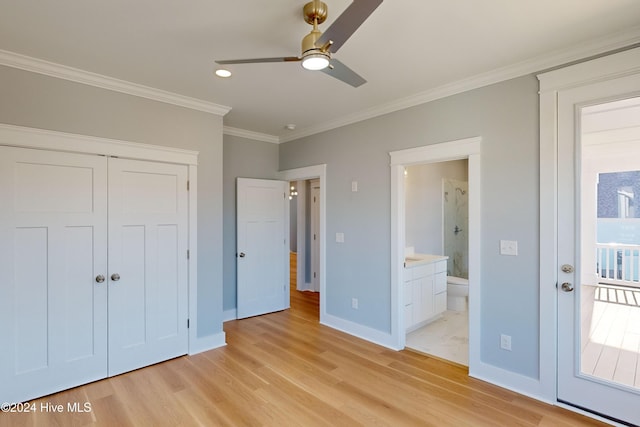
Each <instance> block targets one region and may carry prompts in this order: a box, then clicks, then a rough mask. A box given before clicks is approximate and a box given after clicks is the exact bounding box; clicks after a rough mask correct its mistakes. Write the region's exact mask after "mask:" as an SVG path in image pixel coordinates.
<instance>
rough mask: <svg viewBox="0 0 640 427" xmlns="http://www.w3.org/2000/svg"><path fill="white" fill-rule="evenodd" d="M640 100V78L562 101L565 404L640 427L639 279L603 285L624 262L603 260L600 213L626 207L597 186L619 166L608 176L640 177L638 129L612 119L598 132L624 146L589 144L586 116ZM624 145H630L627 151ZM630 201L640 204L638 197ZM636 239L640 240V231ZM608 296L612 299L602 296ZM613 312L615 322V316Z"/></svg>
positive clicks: (639, 117) (565, 95)
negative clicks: (637, 173)
mask: <svg viewBox="0 0 640 427" xmlns="http://www.w3.org/2000/svg"><path fill="white" fill-rule="evenodd" d="M638 93H640V76H639V75H635V76H633V75H632V76H627V77H622V78H618V79H615V80H609V81H606V82H600V83H593V84H590V85H586V86H581V87H578V88H575V89H568V90H563V91H561V92H560V93H559V95H558V100H557V102H558V198H557V200H558V227H557V229H558V231H557V245H558V262H557V265H558V269H559V271H558V391H557V393H558V400H559V401H561V402H564V403H568V404H570V405H574V406H577V407H580V408H583V409H586V410H589V411H592V412H595V413H597V414H601V415H603V416H605V417H609V418H612V419H614V420H619V421H623V422H625V423H631V424H633V425H640V411H639V410H638V402H640V383H639V382H637V380H635V378H639V377H638V375H640V357H639V353H640V329H639V327H638V325H639V322H640V307H638V304H637V302H640V299H633V295H634V293H635V294H636V295H638V296H640V292H636V291H637V290H638V288H634V286H635V285H634V283H633V282H634V280H633V275H632V276H631V277H632V279H631V280H628V281H627V283H616V281H618V279H620V278H621V276H619V275H618V274H616V273H614V274H613V275H612V276H611V277H610V278H613V281H611V280H609V279H607V278H604V277H602V276H603V274H605V275H606V274H607V271H609V270H611V269H610V268H609V267H603V266H604V265H607V263H608V262H611V263H612V264H611V265H613V264H614V263H615V258H617V257H611V256H609V255H602V256H601V255H596V254H597V245H598V240H599V239H600V237H599V236H601V235H602V231H603V229H602V227H601V224H600V222H601V221H600V219H599V218H601V217H602V216H601V214H600V211H602V210H605V209H608V208H613V209H616V210H617V208H618V207H617V206H611V203H609V202H607V201H606V200H607V199H606V198H605V197H604V196H602V195H599V193H598V191H600V190H599V189H598V188H597V187H596V186H597V182H598V180H599V179H600V178H602V175H601V173H602V172H605V170H604V169H602V167H605V165H607V166H606V167H607V168H609V166H613V167H612V168H609V169H611V170H609V169H607V171H606V172H607V173H611V172H628V171H629V170H630V169H631V170H633V169H635V166H633V165H629V160H630V159H633V158H638V153H639V152H638V151H637V150H638V145H637V144H640V141H638V140H636V141H635V143H634V142H633V138H631V139H629V135H628V131H629V129H630V128H632V127H633V126H634V125H629V123H627V125H624V124H623V121H620V123H609V122H610V121H611V118H614V119H613V120H614V121H615V120H619V117H618V119H615V117H616V115H615V114H610V115H608V117H609V119H607V120H609V122H607V123H604V122H603V121H602V120H600V121H601V123H600V124H597V125H596V126H605V127H607V126H608V127H609V130H614V132H613V133H615V134H617V138H614V140H610V141H604V140H600V141H597V138H596V140H594V139H593V137H594V135H595V136H598V135H597V134H600V135H602V132H592V135H590V136H587V133H589V129H587V128H586V125H587V123H589V121H590V118H589V117H587V115H586V114H589V113H591V112H593V111H597V110H598V109H600V110H601V111H609V112H614V111H615V110H616V109H619V107H620V104H619V103H617V104H609V102H611V101H620V100H626V101H624V102H627V103H628V102H629V100H630V98H633V97H634V96H636V97H637V96H638ZM639 105H640V103H639ZM635 111H636V112H635V114H631V115H630V116H629V117H632V118H633V117H635V120H636V121H637V123H636V124H635V126H639V125H640V113H639V111H640V109H636V110H635ZM602 117H603V118H604V117H605V116H604V115H603V116H602ZM591 123H592V125H593V121H591ZM594 141H595V142H594ZM621 141H623V142H624V144H623V145H619V143H620V142H621ZM625 144H626V145H625ZM625 146H626V147H627V148H626V149H625V148H624V147H625ZM621 147H622V148H621ZM636 163H638V162H636ZM637 170H640V168H638V169H637ZM630 187H633V185H630ZM625 188H626V187H625ZM619 190H620V189H614V193H615V192H616V191H618V193H619V194H618V196H619V195H620V191H622V193H625V190H624V188H622V190H620V191H619ZM626 193H629V192H626ZM627 195H631V198H632V199H633V198H634V195H633V191H631V192H630V193H629V194H627ZM614 196H615V195H614ZM636 196H637V195H636ZM614 203H617V202H614ZM636 203H637V202H636ZM621 218H623V217H619V218H616V220H615V221H611V222H610V224H609V225H612V224H613V225H615V226H625V224H626V225H627V226H628V225H629V224H630V223H625V224H622V222H620V221H619V220H620V219H621ZM627 231H629V230H627ZM633 233H636V234H638V235H637V236H635V237H640V227H638V228H637V231H634V232H633ZM627 237H630V235H629V234H627ZM631 237H633V236H631ZM635 237H633V238H635ZM612 243H613V244H619V243H620V242H618V243H616V242H612ZM637 243H640V242H637ZM617 253H620V254H622V257H623V258H624V257H625V255H624V254H625V253H629V250H628V249H623V250H621V251H617V250H616V254H617ZM634 262H635V263H636V264H637V257H636V260H635V261H634V259H633V255H632V257H631V261H630V263H631V264H632V265H633V263H634ZM613 270H616V269H613ZM621 271H623V272H624V271H625V268H622V270H621ZM623 275H624V273H623ZM635 279H636V281H637V274H636V277H635ZM600 289H604V290H605V291H604V292H603V293H602V294H601V293H600ZM610 289H612V290H613V293H612V295H618V293H619V292H620V295H621V296H622V297H624V295H625V294H627V292H629V294H630V295H631V297H632V299H631V300H626V299H625V300H624V301H625V302H624V303H623V302H622V301H623V299H616V300H615V301H611V300H610V299H609V298H604V297H603V296H604V295H608V294H609V290H610ZM632 300H633V301H636V302H634V303H633V304H630V303H629V302H628V301H632ZM608 310H611V313H612V315H609V314H607V311H608ZM598 365H599V366H600V367H599V368H598Z"/></svg>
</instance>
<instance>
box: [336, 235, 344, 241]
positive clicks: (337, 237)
mask: <svg viewBox="0 0 640 427" xmlns="http://www.w3.org/2000/svg"><path fill="white" fill-rule="evenodd" d="M336 243H344V233H336Z"/></svg>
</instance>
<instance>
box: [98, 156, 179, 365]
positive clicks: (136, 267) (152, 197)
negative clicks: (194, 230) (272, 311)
mask: <svg viewBox="0 0 640 427" xmlns="http://www.w3.org/2000/svg"><path fill="white" fill-rule="evenodd" d="M187 196H188V193H187V167H186V166H184V165H172V164H164V163H153V162H145V161H136V160H123V159H110V161H109V273H108V278H107V280H108V282H109V375H110V376H113V375H117V374H120V373H122V372H126V371H130V370H133V369H137V368H140V367H142V366H147V365H150V364H153V363H157V362H160V361H162V360H167V359H170V358H173V357H177V356H180V355H183V354H186V353H187V351H188V330H187V318H188V316H187V295H188V292H187V248H188V242H187V238H188V204H187V203H188V200H187ZM116 275H117V276H116Z"/></svg>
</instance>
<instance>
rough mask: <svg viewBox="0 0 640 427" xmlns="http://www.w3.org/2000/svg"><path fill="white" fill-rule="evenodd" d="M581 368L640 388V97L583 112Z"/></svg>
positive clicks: (580, 292) (621, 383)
mask: <svg viewBox="0 0 640 427" xmlns="http://www.w3.org/2000/svg"><path fill="white" fill-rule="evenodd" d="M580 141H581V145H580V147H579V148H580V150H579V151H580V153H581V156H580V157H581V164H580V177H581V179H580V183H579V186H580V188H579V189H580V192H579V194H580V202H579V203H580V206H579V207H580V209H579V211H580V214H579V223H580V239H579V240H580V248H579V252H580V267H579V269H580V270H579V274H578V276H577V277H579V278H580V283H581V286H580V289H578V291H579V295H580V298H579V301H580V307H579V309H580V316H581V317H580V320H581V322H580V332H581V333H580V338H581V345H580V348H579V351H580V354H579V358H580V373H581V374H582V375H587V376H592V377H596V378H598V379H599V380H603V381H606V382H610V383H612V384H618V385H621V386H625V387H631V388H633V389H637V390H640V282H639V280H638V279H639V272H640V265H639V259H640V98H631V99H625V100H621V101H615V102H609V103H606V104H599V105H595V106H589V107H585V108H583V109H582V111H581V138H580Z"/></svg>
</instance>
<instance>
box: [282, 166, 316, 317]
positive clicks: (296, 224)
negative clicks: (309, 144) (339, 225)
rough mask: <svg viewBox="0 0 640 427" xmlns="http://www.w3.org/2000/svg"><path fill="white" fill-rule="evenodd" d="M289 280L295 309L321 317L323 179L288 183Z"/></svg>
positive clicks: (291, 300) (291, 298) (292, 305)
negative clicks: (321, 208) (321, 198)
mask: <svg viewBox="0 0 640 427" xmlns="http://www.w3.org/2000/svg"><path fill="white" fill-rule="evenodd" d="M289 189H290V193H289V208H290V209H289V212H290V214H289V218H290V220H289V229H290V232H289V235H290V255H289V261H290V262H289V278H290V280H289V284H290V293H289V296H290V302H291V308H292V309H303V310H305V311H307V313H308V315H309V316H315V317H316V318H317V317H318V312H319V295H320V181H319V179H317V178H315V179H307V180H299V181H291V182H290V183H289Z"/></svg>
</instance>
